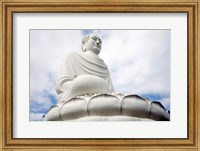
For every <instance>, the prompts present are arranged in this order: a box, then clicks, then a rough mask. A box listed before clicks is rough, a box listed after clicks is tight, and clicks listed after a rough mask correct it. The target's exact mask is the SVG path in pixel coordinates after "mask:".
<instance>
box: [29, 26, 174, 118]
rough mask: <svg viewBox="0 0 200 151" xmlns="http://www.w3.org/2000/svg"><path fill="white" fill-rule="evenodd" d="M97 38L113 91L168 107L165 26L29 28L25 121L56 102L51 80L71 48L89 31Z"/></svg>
mask: <svg viewBox="0 0 200 151" xmlns="http://www.w3.org/2000/svg"><path fill="white" fill-rule="evenodd" d="M91 32H92V33H95V34H97V35H98V36H99V37H101V39H102V50H101V53H100V57H101V58H102V59H103V60H104V62H105V63H106V64H107V65H108V68H109V70H110V74H111V79H112V83H113V86H114V89H115V92H116V93H123V94H138V95H140V96H143V97H145V98H149V99H150V100H154V101H159V102H161V103H162V104H163V106H165V108H166V109H168V110H170V36H171V35H170V30H30V121H37V120H42V115H44V114H46V113H47V111H48V109H49V108H50V107H51V106H52V105H54V104H56V102H57V99H56V91H55V82H56V79H57V77H58V73H59V70H60V66H61V63H62V61H63V59H64V58H65V56H66V55H67V54H68V53H69V52H71V51H77V52H81V40H82V38H83V36H84V35H86V34H88V33H91Z"/></svg>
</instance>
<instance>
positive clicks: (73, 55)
mask: <svg viewBox="0 0 200 151" xmlns="http://www.w3.org/2000/svg"><path fill="white" fill-rule="evenodd" d="M78 56H81V53H79V52H74V51H73V52H70V53H68V54H67V56H66V58H74V57H78Z"/></svg>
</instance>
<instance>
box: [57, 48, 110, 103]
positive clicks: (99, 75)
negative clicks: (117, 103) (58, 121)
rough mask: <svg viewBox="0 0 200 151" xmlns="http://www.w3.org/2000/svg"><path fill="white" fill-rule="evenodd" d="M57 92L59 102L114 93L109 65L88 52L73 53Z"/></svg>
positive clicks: (66, 61)
mask: <svg viewBox="0 0 200 151" xmlns="http://www.w3.org/2000/svg"><path fill="white" fill-rule="evenodd" d="M56 91H57V93H58V100H59V102H61V101H67V100H68V99H70V98H73V97H76V96H77V95H88V94H95V93H111V92H114V90H113V86H112V82H111V78H110V74H109V70H108V67H107V65H106V64H105V63H104V61H103V60H102V59H101V58H100V57H99V56H98V55H96V54H93V53H90V52H87V51H86V52H84V53H75V52H72V53H70V54H69V55H68V56H67V57H66V59H65V60H64V63H63V64H62V67H61V72H60V76H59V78H58V80H57V85H56Z"/></svg>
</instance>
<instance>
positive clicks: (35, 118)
mask: <svg viewBox="0 0 200 151" xmlns="http://www.w3.org/2000/svg"><path fill="white" fill-rule="evenodd" d="M43 115H44V113H30V121H42V119H43Z"/></svg>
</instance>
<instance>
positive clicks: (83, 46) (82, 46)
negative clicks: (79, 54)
mask: <svg viewBox="0 0 200 151" xmlns="http://www.w3.org/2000/svg"><path fill="white" fill-rule="evenodd" d="M81 48H82V50H83V52H85V51H86V48H85V45H84V44H82V45H81Z"/></svg>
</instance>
